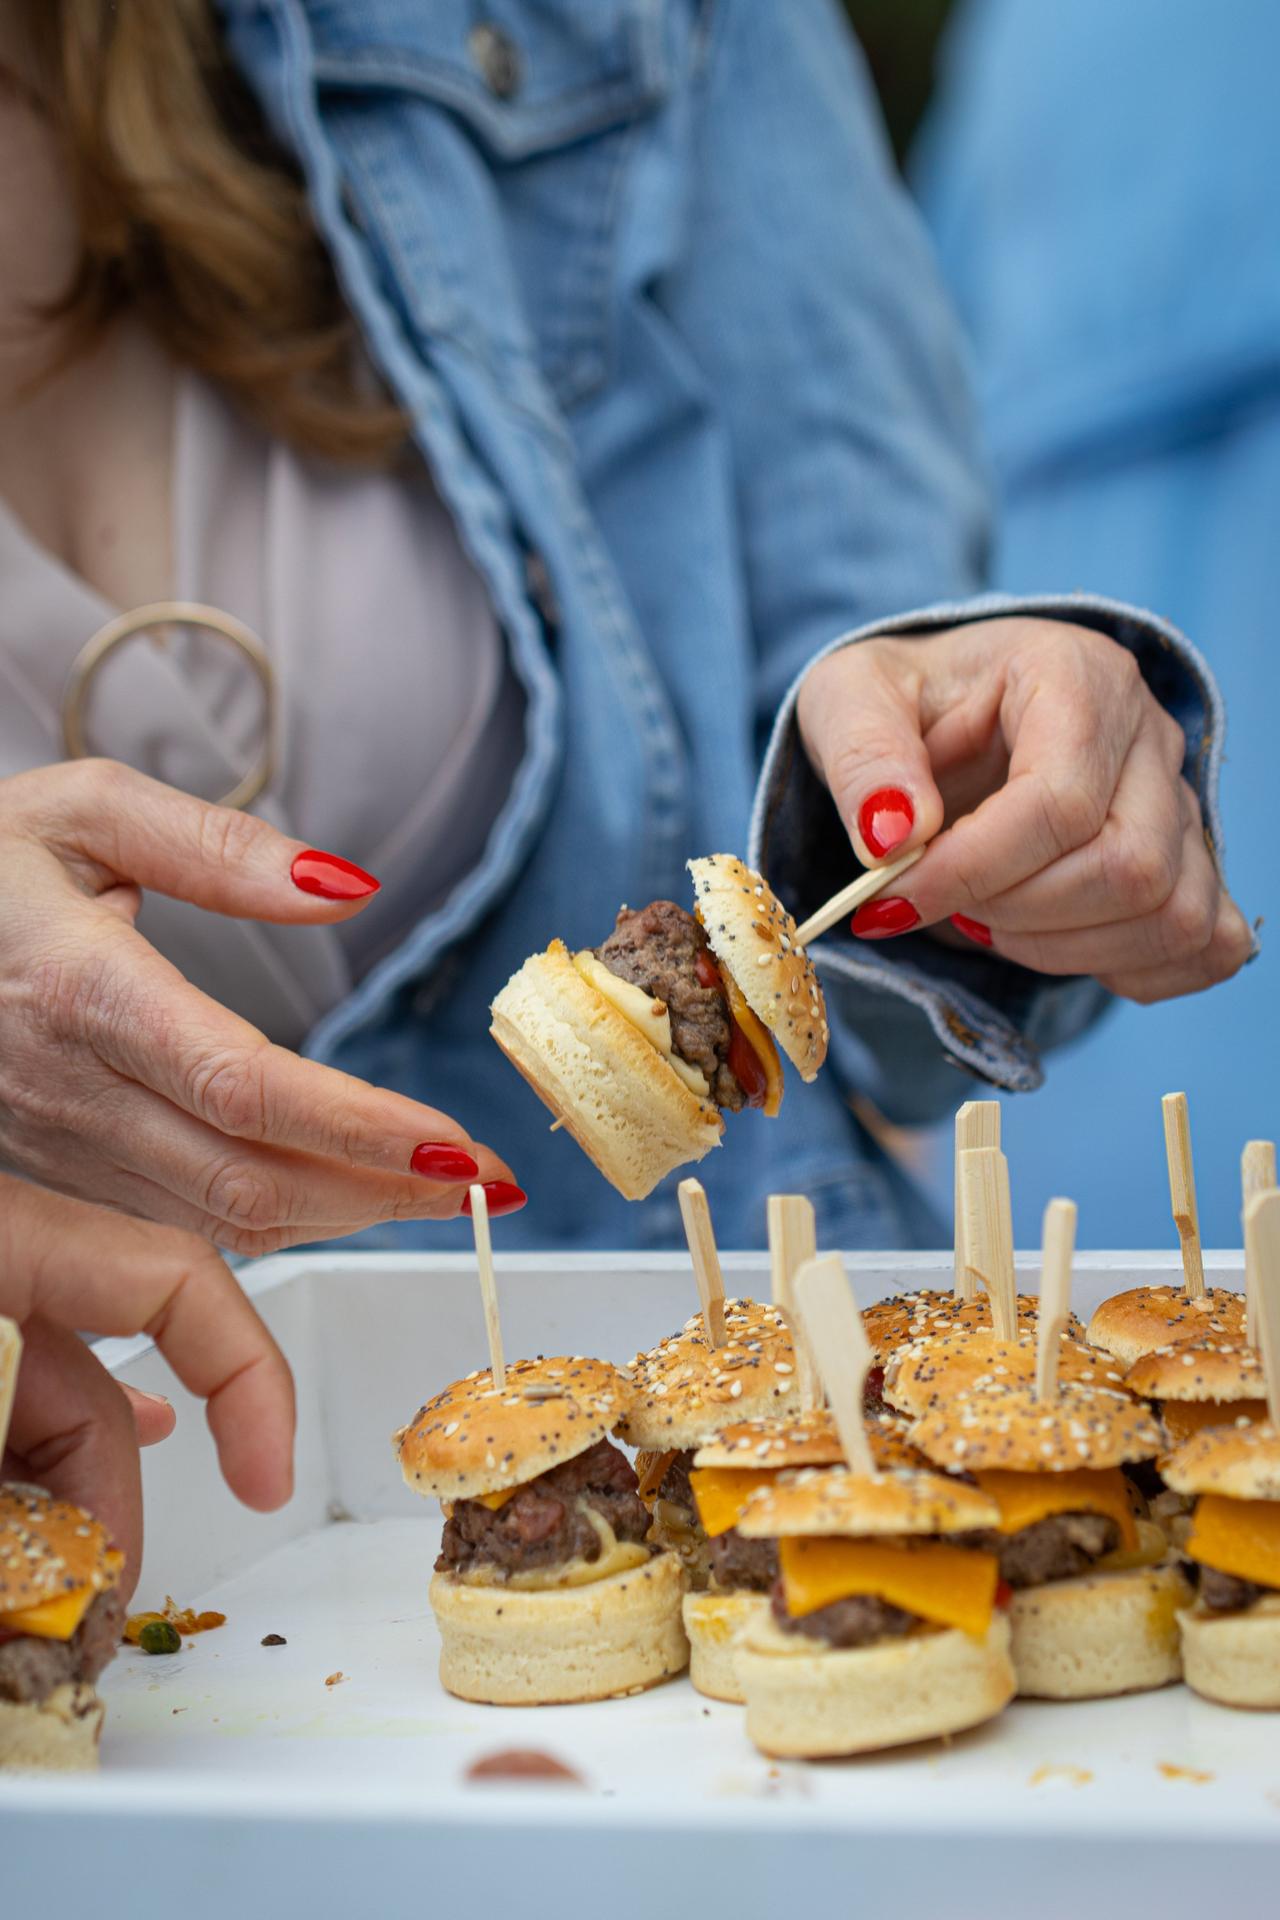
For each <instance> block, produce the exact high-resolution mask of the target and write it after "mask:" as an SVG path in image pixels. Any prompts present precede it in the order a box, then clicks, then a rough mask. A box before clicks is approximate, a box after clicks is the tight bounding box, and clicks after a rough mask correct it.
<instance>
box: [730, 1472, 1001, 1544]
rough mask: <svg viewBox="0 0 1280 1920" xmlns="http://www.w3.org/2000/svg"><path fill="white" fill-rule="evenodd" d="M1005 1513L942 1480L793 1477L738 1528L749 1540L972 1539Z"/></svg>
mask: <svg viewBox="0 0 1280 1920" xmlns="http://www.w3.org/2000/svg"><path fill="white" fill-rule="evenodd" d="M999 1521H1000V1509H999V1508H998V1507H997V1506H996V1504H995V1502H994V1501H993V1500H991V1499H989V1498H988V1497H987V1495H986V1494H985V1493H982V1492H980V1491H979V1489H978V1488H977V1487H970V1486H966V1485H965V1483H964V1481H963V1480H949V1479H947V1478H946V1477H945V1476H944V1475H942V1474H938V1473H927V1472H918V1471H912V1470H911V1469H910V1468H907V1467H891V1468H888V1469H886V1471H885V1472H883V1473H880V1474H877V1475H876V1476H875V1478H874V1479H873V1478H870V1477H869V1476H868V1475H866V1474H861V1473H849V1472H847V1471H842V1470H840V1469H827V1470H825V1471H824V1470H822V1469H811V1470H808V1471H805V1472H801V1473H797V1474H787V1475H785V1476H784V1477H783V1478H782V1479H780V1480H778V1481H777V1482H776V1483H775V1484H774V1485H773V1486H770V1487H761V1489H760V1490H759V1492H758V1493H754V1494H752V1496H751V1498H750V1500H749V1501H748V1502H747V1504H746V1507H745V1509H744V1510H743V1513H742V1516H741V1518H740V1519H739V1521H738V1531H739V1533H741V1534H743V1535H745V1537H746V1538H747V1539H748V1540H773V1539H791V1538H799V1537H805V1538H818V1537H827V1536H835V1537H842V1538H849V1537H859V1538H868V1539H871V1538H880V1537H882V1536H883V1537H886V1538H887V1537H890V1536H894V1535H904V1534H921V1533H928V1534H932V1533H969V1532H971V1531H972V1530H973V1529H974V1528H976V1527H994V1526H997V1525H998V1524H999Z"/></svg>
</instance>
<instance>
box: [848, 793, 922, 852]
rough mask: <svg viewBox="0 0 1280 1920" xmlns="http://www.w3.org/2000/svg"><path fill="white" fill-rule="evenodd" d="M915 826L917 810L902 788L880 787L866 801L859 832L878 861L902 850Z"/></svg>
mask: <svg viewBox="0 0 1280 1920" xmlns="http://www.w3.org/2000/svg"><path fill="white" fill-rule="evenodd" d="M915 823H916V810H915V808H914V807H913V806H912V804H911V801H910V798H909V796H908V795H907V794H905V793H904V792H903V791H902V789H901V787H881V788H879V790H878V791H877V792H875V793H873V794H870V795H868V797H867V798H866V799H865V800H864V801H863V803H862V806H861V807H860V809H859V811H858V832H859V833H860V834H861V835H862V837H863V839H864V840H865V841H866V843H867V848H868V851H869V852H870V853H872V854H873V855H874V856H875V858H876V859H877V860H883V859H884V857H885V855H886V854H887V853H892V852H893V850H894V848H895V847H900V846H901V845H902V843H903V841H904V840H905V839H906V837H907V835H908V834H909V833H910V832H911V829H912V827H914V825H915Z"/></svg>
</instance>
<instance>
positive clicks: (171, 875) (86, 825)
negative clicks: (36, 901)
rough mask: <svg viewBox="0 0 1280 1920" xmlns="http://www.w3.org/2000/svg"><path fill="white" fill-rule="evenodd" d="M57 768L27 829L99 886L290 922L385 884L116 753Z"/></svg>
mask: <svg viewBox="0 0 1280 1920" xmlns="http://www.w3.org/2000/svg"><path fill="white" fill-rule="evenodd" d="M56 775H57V783H56V786H55V788H54V790H53V792H52V794H50V793H49V791H48V790H47V788H44V789H42V790H41V795H40V801H39V803H38V804H37V803H34V796H33V798H32V800H31V801H29V802H28V804H27V805H26V807H25V808H24V809H23V815H24V819H25V824H26V828H27V831H28V832H29V833H31V835H32V836H33V837H34V838H36V839H38V840H42V841H44V842H45V844H46V845H51V846H52V847H53V849H54V851H55V852H57V853H59V854H60V855H61V856H62V857H63V859H64V860H65V861H66V862H67V864H68V865H69V866H71V867H72V869H73V870H75V871H76V873H77V877H78V878H80V879H82V880H85V881H87V882H88V884H89V887H90V890H91V891H92V892H94V893H95V894H101V893H106V892H107V891H108V890H110V889H116V888H120V887H124V888H128V887H144V888H150V889H151V890H152V891H153V892H155V893H163V894H168V895H169V896H170V897H171V898H172V899H175V900H188V901H190V902H191V904H192V905H193V906H197V907H207V908H208V909H209V910H210V912H212V913H224V914H228V915H230V916H232V917H233V918H236V919H242V920H265V921H274V922H279V923H283V922H291V921H301V922H314V921H324V922H332V921H335V920H345V919H349V918H350V917H351V915H352V914H354V913H358V912H359V910H360V908H361V907H362V906H363V905H364V904H365V903H366V902H367V901H368V900H370V899H372V897H373V895H374V894H375V893H377V892H378V882H377V881H376V880H375V879H374V877H373V875H372V874H369V873H366V872H365V871H364V869H363V868H362V867H358V866H356V865H354V863H353V862H351V861H349V860H344V859H342V858H341V856H340V855H337V854H332V853H325V852H322V851H320V850H319V849H317V848H314V847H308V846H307V845H306V844H305V843H304V842H303V841H301V840H291V839H289V838H288V836H287V835H285V834H283V833H279V832H277V830H276V828H275V827H273V826H271V825H270V824H269V822H267V821H265V820H259V819H257V818H255V816H254V815H253V814H249V813H236V812H233V811H232V810H231V809H230V808H228V807H215V806H211V805H210V804H209V803H208V802H207V801H204V800H197V799H195V798H194V797H193V796H192V795H190V794H187V793H182V792H180V791H179V790H178V789H177V788H175V787H168V786H165V785H164V784H163V783H162V782H161V781H159V780H152V779H149V778H148V777H147V776H146V775H145V774H141V773H135V772H134V771H133V769H132V768H130V767H125V766H121V765H120V764H119V763H118V762H116V761H113V760H79V761H75V762H73V763H72V764H71V765H69V766H66V767H61V768H58V769H57V770H56ZM19 778H21V776H19ZM14 784H15V785H16V784H17V782H16V781H15V783H14Z"/></svg>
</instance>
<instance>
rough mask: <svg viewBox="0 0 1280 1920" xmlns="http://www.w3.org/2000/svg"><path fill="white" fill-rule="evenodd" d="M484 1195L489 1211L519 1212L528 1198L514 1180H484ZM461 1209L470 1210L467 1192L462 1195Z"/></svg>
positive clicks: (469, 1196)
mask: <svg viewBox="0 0 1280 1920" xmlns="http://www.w3.org/2000/svg"><path fill="white" fill-rule="evenodd" d="M484 1197H485V1199H486V1200H487V1201H488V1202H489V1211H490V1213H519V1211H520V1209H521V1207H522V1206H523V1205H524V1204H525V1202H526V1200H528V1198H529V1196H528V1194H527V1193H526V1192H525V1191H524V1188H523V1187H518V1186H517V1185H516V1183H515V1181H514V1180H486V1181H485V1183H484ZM462 1211H463V1212H464V1213H470V1211H471V1195H470V1194H469V1193H468V1194H465V1195H464V1196H463V1201H462Z"/></svg>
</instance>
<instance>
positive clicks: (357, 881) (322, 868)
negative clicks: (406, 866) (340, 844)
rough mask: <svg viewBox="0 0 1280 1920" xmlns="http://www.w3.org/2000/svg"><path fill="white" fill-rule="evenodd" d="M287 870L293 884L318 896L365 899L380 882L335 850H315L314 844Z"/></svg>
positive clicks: (321, 897)
mask: <svg viewBox="0 0 1280 1920" xmlns="http://www.w3.org/2000/svg"><path fill="white" fill-rule="evenodd" d="M289 872H290V874H291V875H292V878H293V884H294V886H295V887H299V888H301V890H302V892H303V893H314V894H318V895H319V897H320V899H321V900H364V899H367V898H368V896H369V894H371V893H377V892H378V891H379V889H380V887H381V885H382V882H381V881H380V880H375V879H374V877H373V875H372V874H371V873H366V872H365V870H364V868H363V867H358V866H356V864H355V862H354V861H352V860H343V859H340V858H339V856H338V855H337V854H336V853H318V852H317V851H316V849H315V848H314V847H309V848H308V849H307V851H306V852H305V853H300V854H299V855H298V857H297V859H296V860H295V861H294V863H293V865H292V866H291V867H290V869H289Z"/></svg>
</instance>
